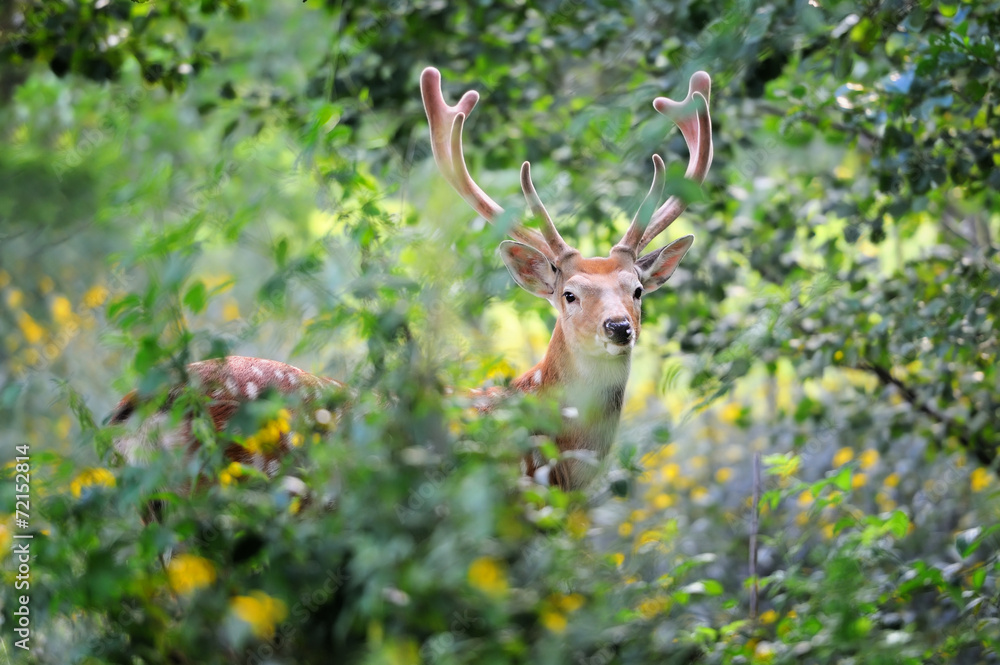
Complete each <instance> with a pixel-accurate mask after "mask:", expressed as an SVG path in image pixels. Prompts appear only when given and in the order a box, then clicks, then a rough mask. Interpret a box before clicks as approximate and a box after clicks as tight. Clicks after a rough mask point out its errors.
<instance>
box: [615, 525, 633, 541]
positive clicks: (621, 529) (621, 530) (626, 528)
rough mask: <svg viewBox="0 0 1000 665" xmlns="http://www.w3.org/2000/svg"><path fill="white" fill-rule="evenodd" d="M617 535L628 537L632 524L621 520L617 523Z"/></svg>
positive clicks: (630, 533)
mask: <svg viewBox="0 0 1000 665" xmlns="http://www.w3.org/2000/svg"><path fill="white" fill-rule="evenodd" d="M618 535H619V536H621V537H622V538H628V537H629V536H631V535H632V525H631V524H630V523H629V522H622V523H621V524H619V525H618Z"/></svg>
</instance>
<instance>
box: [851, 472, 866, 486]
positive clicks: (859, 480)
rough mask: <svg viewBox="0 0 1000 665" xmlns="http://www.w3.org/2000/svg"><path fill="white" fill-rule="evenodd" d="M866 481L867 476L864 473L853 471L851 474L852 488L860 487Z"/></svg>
mask: <svg viewBox="0 0 1000 665" xmlns="http://www.w3.org/2000/svg"><path fill="white" fill-rule="evenodd" d="M866 482H868V476H867V475H866V474H864V473H855V474H854V475H853V476H851V488H853V489H856V490H857V489H861V488H862V487H864V486H865V483H866Z"/></svg>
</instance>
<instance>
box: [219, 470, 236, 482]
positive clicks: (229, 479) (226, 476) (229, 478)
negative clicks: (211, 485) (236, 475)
mask: <svg viewBox="0 0 1000 665" xmlns="http://www.w3.org/2000/svg"><path fill="white" fill-rule="evenodd" d="M219 482H220V483H222V484H223V485H232V484H233V477H232V476H231V475H230V474H229V472H228V471H223V472H222V473H220V474H219Z"/></svg>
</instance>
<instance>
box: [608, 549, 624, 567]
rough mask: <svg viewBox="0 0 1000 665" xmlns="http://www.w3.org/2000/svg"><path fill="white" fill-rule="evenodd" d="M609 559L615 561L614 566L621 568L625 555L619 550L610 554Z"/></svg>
mask: <svg viewBox="0 0 1000 665" xmlns="http://www.w3.org/2000/svg"><path fill="white" fill-rule="evenodd" d="M611 560H612V561H614V562H615V566H616V567H618V568H621V566H622V564H623V563H625V555H624V554H622V553H621V552H615V553H614V554H612V555H611Z"/></svg>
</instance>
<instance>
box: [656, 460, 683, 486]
mask: <svg viewBox="0 0 1000 665" xmlns="http://www.w3.org/2000/svg"><path fill="white" fill-rule="evenodd" d="M660 475H661V476H663V480H664V481H666V482H668V483H670V482H673V481H675V480H677V477H678V476H679V475H681V467H680V466H679V465H677V464H674V463H670V464H664V465H663V468H661V469H660Z"/></svg>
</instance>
